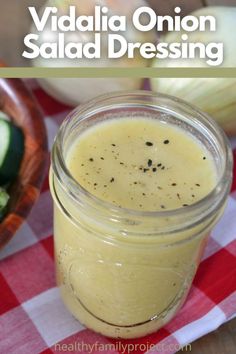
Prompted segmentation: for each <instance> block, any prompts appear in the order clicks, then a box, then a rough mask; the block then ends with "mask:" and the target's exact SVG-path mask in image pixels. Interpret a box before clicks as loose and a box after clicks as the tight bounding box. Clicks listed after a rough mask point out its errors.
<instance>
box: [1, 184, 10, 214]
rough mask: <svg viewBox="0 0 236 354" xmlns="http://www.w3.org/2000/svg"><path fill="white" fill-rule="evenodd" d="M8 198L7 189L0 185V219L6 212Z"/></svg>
mask: <svg viewBox="0 0 236 354" xmlns="http://www.w3.org/2000/svg"><path fill="white" fill-rule="evenodd" d="M8 200H9V195H8V193H7V192H6V191H5V189H3V188H1V187H0V221H1V219H2V218H3V216H4V214H5V213H6V210H7V203H8Z"/></svg>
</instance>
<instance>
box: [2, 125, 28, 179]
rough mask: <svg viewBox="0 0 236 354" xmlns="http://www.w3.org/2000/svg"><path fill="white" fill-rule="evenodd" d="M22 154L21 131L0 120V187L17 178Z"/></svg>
mask: <svg viewBox="0 0 236 354" xmlns="http://www.w3.org/2000/svg"><path fill="white" fill-rule="evenodd" d="M23 154H24V136H23V133H22V131H21V130H20V129H19V128H18V127H16V126H15V125H13V124H12V123H11V122H10V121H8V120H5V119H0V186H2V185H4V184H7V183H9V182H12V180H13V179H14V178H15V177H16V176H17V174H18V172H19V168H20V163H21V160H22V157H23Z"/></svg>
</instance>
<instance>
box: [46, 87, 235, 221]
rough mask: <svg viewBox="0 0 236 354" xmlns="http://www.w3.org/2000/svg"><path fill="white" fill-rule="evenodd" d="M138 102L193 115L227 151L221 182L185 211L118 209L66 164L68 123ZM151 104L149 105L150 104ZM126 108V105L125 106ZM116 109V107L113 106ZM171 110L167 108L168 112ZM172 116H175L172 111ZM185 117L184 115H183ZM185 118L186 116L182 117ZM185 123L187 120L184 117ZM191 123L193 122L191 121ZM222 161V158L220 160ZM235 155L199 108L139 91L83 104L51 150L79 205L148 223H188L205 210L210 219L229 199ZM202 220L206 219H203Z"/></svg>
mask: <svg viewBox="0 0 236 354" xmlns="http://www.w3.org/2000/svg"><path fill="white" fill-rule="evenodd" d="M128 97H130V98H134V97H136V98H137V100H136V101H137V102H136V104H138V102H140V103H139V104H141V101H142V100H143V101H142V103H145V104H147V106H148V107H154V106H155V107H159V108H162V109H163V106H161V104H160V102H161V101H162V100H164V101H165V102H166V103H168V107H173V109H174V108H175V107H178V108H181V109H182V110H183V111H184V110H186V111H191V112H192V114H193V115H194V117H195V123H196V122H197V123H201V125H202V126H203V127H204V128H207V129H208V131H211V134H212V136H213V137H214V138H215V141H216V143H217V144H220V143H221V145H222V147H223V149H224V151H225V168H224V169H223V170H222V171H221V175H220V176H219V177H218V181H217V183H216V185H215V187H214V188H213V189H212V190H211V191H210V192H209V193H208V194H207V195H205V196H204V197H203V198H201V199H200V200H198V201H197V202H195V203H193V204H190V205H188V206H186V207H184V208H177V209H170V210H158V211H141V210H135V209H129V208H123V207H117V206H115V205H114V204H113V203H110V202H108V201H105V200H102V199H100V198H98V197H96V196H95V195H93V194H92V193H90V192H89V191H88V190H86V189H85V188H84V187H83V186H82V185H81V184H80V183H79V182H78V181H77V180H75V178H74V177H73V176H72V174H71V173H70V171H69V170H68V168H67V166H66V162H65V159H64V156H63V146H62V140H63V134H64V132H65V131H66V129H67V125H68V123H69V122H70V123H71V121H72V120H73V119H76V120H77V121H79V120H80V121H81V122H82V121H84V120H85V119H86V117H87V116H86V115H87V114H88V112H89V113H90V117H91V116H92V115H93V114H95V112H96V107H98V106H99V105H100V106H101V108H107V107H109V106H107V103H108V101H109V100H117V103H120V104H121V103H122V101H125V100H126V101H127V98H128ZM148 99H149V100H150V102H149V101H148ZM152 99H153V100H155V99H157V100H159V105H158V104H157V103H155V104H154V103H153V102H151V100H152ZM124 104H125V102H124ZM113 107H115V105H114V104H113ZM166 109H168V108H166ZM171 112H172V115H173V111H171ZM169 114H170V113H169ZM182 115H183V113H182ZM183 117H184V115H183ZM185 119H188V117H186V116H185ZM189 120H190V118H189ZM221 158H222V156H221ZM232 161H233V159H232V151H231V148H230V144H229V141H228V139H227V137H226V135H225V133H224V131H223V130H222V128H221V127H219V125H218V124H217V123H216V122H215V121H214V120H213V119H212V118H211V117H209V116H208V115H207V114H206V113H203V112H202V111H201V110H199V109H198V108H197V107H195V106H194V105H192V104H189V103H187V102H185V101H184V100H182V99H179V98H177V97H174V96H170V95H166V94H161V93H155V92H153V91H144V90H137V91H118V92H114V93H108V94H105V95H104V94H103V95H100V96H98V97H96V98H94V99H92V100H90V101H88V102H87V103H84V104H81V105H80V106H79V107H77V108H75V109H74V110H73V111H72V112H71V113H70V114H69V115H68V116H67V118H66V119H65V121H64V122H63V124H62V125H61V127H60V129H59V132H58V134H57V136H56V138H55V141H54V145H53V150H52V169H53V172H54V173H55V175H56V177H57V179H58V180H59V182H60V183H61V185H62V187H63V189H64V190H65V191H66V193H68V194H69V195H70V196H71V197H72V198H73V199H74V200H75V201H76V202H78V201H79V200H80V198H81V196H83V202H86V203H88V204H90V205H91V203H93V204H95V205H97V206H99V208H100V210H101V209H104V210H106V211H107V210H112V212H113V213H114V214H124V215H126V216H128V217H137V218H139V217H144V218H147V219H150V218H157V217H161V218H163V217H165V218H171V217H173V216H175V217H178V216H181V215H183V214H184V216H185V218H186V219H188V217H187V216H188V214H189V215H190V214H196V215H197V216H198V218H199V217H200V215H201V214H202V213H203V210H205V212H206V213H207V212H208V214H207V216H209V212H210V210H212V212H214V210H215V209H216V208H217V207H218V206H219V204H221V203H222V204H223V202H224V200H225V198H226V197H227V195H228V193H229V190H230V186H231V180H232ZM202 217H203V215H202Z"/></svg>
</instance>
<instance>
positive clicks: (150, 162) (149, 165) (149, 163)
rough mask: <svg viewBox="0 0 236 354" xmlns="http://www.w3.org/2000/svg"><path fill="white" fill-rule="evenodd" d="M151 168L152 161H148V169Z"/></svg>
mask: <svg viewBox="0 0 236 354" xmlns="http://www.w3.org/2000/svg"><path fill="white" fill-rule="evenodd" d="M151 166H152V160H151V159H148V167H151Z"/></svg>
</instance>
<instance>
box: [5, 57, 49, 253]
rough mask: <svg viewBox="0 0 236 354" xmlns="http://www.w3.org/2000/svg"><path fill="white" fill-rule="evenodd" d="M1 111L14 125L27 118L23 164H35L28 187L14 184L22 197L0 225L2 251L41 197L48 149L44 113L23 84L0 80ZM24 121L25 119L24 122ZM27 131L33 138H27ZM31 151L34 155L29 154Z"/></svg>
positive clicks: (24, 129)
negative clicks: (20, 119)
mask: <svg viewBox="0 0 236 354" xmlns="http://www.w3.org/2000/svg"><path fill="white" fill-rule="evenodd" d="M0 66H1V64H0ZM0 110H1V111H3V112H5V113H6V114H7V115H8V116H9V117H10V118H11V119H12V120H13V121H14V122H17V121H18V119H19V115H21V117H23V115H25V117H26V118H25V119H26V121H27V122H28V123H29V126H27V127H26V128H24V126H23V125H22V126H20V124H19V126H20V127H21V128H22V130H23V132H24V135H25V151H24V155H23V160H22V165H23V161H24V167H25V166H27V163H28V162H33V169H32V172H31V170H30V168H28V169H27V172H28V174H27V183H26V184H20V183H21V180H20V178H17V179H16V181H14V182H13V186H12V188H13V190H14V186H15V189H16V190H17V189H18V188H19V189H20V193H19V195H18V196H17V197H16V203H14V204H13V205H11V207H10V211H9V212H8V213H7V214H6V216H5V217H4V219H3V220H2V222H0V248H2V247H3V246H5V245H6V244H7V243H8V242H9V241H10V239H11V238H12V237H13V236H14V235H15V233H16V231H17V230H18V229H19V227H20V226H21V225H22V224H23V222H24V221H25V219H26V217H27V216H28V215H29V212H30V211H31V209H32V207H33V205H34V204H35V202H36V200H37V198H38V196H39V194H40V188H41V185H42V183H43V180H44V177H45V172H46V167H47V162H48V148H47V134H46V128H45V124H44V117H43V113H42V111H41V108H40V107H39V104H38V102H37V100H36V98H35V97H34V96H33V94H32V93H31V91H30V90H29V89H28V88H27V87H26V85H25V83H24V82H23V81H22V80H20V79H2V78H0ZM23 119H24V117H23V118H22V122H23ZM27 130H29V132H30V134H28V133H27V134H26V132H27ZM32 146H33V147H32ZM31 148H32V151H30V149H31ZM33 156H34V159H33ZM36 156H37V158H36ZM26 159H27V161H26ZM20 172H23V174H24V170H23V166H21V168H20ZM24 177H25V176H24ZM16 186H18V188H16ZM21 188H22V189H21Z"/></svg>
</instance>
